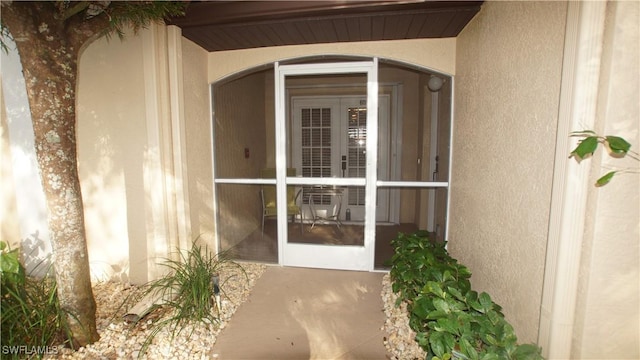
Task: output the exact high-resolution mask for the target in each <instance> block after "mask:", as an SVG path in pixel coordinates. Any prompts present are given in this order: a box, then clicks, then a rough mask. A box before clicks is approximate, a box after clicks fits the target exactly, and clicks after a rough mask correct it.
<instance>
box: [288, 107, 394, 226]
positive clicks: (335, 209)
mask: <svg viewBox="0 0 640 360" xmlns="http://www.w3.org/2000/svg"><path fill="white" fill-rule="evenodd" d="M378 105H379V113H378V118H379V120H378V122H379V129H380V131H379V141H378V150H379V156H378V178H379V179H387V178H388V173H389V167H388V155H387V154H388V152H389V137H388V133H389V132H388V131H387V129H388V127H389V124H388V123H389V98H388V96H381V97H380V98H379V104H378ZM291 114H292V118H291V123H292V126H291V129H292V132H293V133H292V134H291V139H292V142H291V144H292V148H291V149H290V153H291V157H292V160H293V165H294V166H295V167H296V169H297V171H298V173H299V174H301V175H302V177H330V178H365V176H366V144H367V141H368V138H367V104H366V98H365V97H364V96H330V97H325V96H320V97H318V96H316V97H308V96H303V97H294V98H293V99H292V111H291ZM336 191H338V192H339V196H336ZM302 203H303V204H304V205H307V206H303V209H302V211H303V216H304V218H305V219H313V218H315V217H322V218H332V217H335V220H338V221H340V222H346V223H349V222H356V223H357V222H364V217H365V187H364V186H344V187H340V188H339V189H336V188H335V187H333V186H304V187H303V188H302ZM388 204H389V191H388V190H386V189H378V193H377V196H376V221H378V222H387V221H388V219H389V205H388Z"/></svg>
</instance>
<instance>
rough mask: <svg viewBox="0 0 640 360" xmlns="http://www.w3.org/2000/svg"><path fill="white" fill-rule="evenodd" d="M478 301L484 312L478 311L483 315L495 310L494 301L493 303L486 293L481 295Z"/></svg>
mask: <svg viewBox="0 0 640 360" xmlns="http://www.w3.org/2000/svg"><path fill="white" fill-rule="evenodd" d="M478 301H480V305H481V306H482V310H481V311H480V310H478V311H480V312H481V313H486V312H488V311H489V310H491V308H493V301H491V297H490V296H489V294H487V293H486V292H483V293H482V294H480V296H479V297H478Z"/></svg>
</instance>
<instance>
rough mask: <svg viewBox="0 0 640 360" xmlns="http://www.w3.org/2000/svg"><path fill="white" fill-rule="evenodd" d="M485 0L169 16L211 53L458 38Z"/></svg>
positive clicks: (238, 4)
mask: <svg viewBox="0 0 640 360" xmlns="http://www.w3.org/2000/svg"><path fill="white" fill-rule="evenodd" d="M481 5H482V1H195V2H192V3H190V4H189V6H188V8H187V11H186V14H185V16H183V17H175V18H171V19H168V20H167V23H169V24H173V25H176V26H178V27H180V28H181V29H182V35H183V36H184V37H186V38H187V39H189V40H191V41H193V42H195V43H196V44H198V45H200V46H201V47H203V48H204V49H205V50H207V51H210V52H211V51H224V50H236V49H248V48H260V47H269V46H282V45H300V44H318V43H336V42H352V41H373V40H400V39H420V38H447V37H456V36H457V35H458V34H459V33H460V31H462V29H463V28H464V27H465V26H466V25H467V23H468V22H469V21H470V20H471V19H472V18H473V17H474V16H475V15H476V14H477V13H478V11H480V6H481Z"/></svg>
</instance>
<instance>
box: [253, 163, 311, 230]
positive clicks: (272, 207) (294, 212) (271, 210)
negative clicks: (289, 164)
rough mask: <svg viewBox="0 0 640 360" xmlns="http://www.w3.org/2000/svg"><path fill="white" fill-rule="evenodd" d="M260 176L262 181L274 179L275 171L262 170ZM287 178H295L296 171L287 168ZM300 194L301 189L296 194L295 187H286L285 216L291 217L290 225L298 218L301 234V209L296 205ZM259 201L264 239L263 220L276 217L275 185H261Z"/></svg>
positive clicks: (270, 169) (269, 169) (271, 169)
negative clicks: (260, 202) (260, 203)
mask: <svg viewBox="0 0 640 360" xmlns="http://www.w3.org/2000/svg"><path fill="white" fill-rule="evenodd" d="M260 176H261V177H262V178H263V179H273V178H275V177H276V170H275V169H273V168H267V169H263V170H262V171H261V172H260ZM287 176H296V169H294V168H288V169H287ZM300 193H302V189H300V190H298V191H297V192H296V188H295V186H287V216H291V222H292V223H295V219H296V216H299V217H300V233H301V234H302V208H301V207H300V205H298V197H299V196H300ZM260 200H261V201H262V236H263V237H264V220H265V218H267V217H275V216H277V215H278V209H277V207H276V187H275V185H262V187H261V189H260Z"/></svg>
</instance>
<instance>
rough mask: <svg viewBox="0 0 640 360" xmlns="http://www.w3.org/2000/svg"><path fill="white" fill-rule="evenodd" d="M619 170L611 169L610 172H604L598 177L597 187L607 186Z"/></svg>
mask: <svg viewBox="0 0 640 360" xmlns="http://www.w3.org/2000/svg"><path fill="white" fill-rule="evenodd" d="M616 172H617V171H609V172H608V173H606V174H604V175H603V176H602V177H600V179H598V180H597V181H596V183H595V185H596V187H601V186H605V185H607V184H608V183H609V182H610V181H611V179H612V178H613V175H615V174H616Z"/></svg>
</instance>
